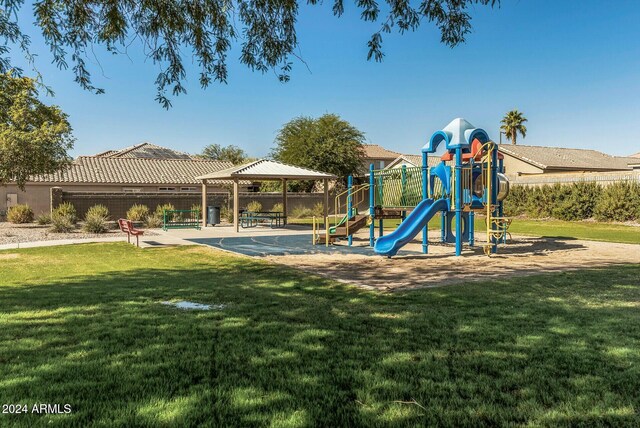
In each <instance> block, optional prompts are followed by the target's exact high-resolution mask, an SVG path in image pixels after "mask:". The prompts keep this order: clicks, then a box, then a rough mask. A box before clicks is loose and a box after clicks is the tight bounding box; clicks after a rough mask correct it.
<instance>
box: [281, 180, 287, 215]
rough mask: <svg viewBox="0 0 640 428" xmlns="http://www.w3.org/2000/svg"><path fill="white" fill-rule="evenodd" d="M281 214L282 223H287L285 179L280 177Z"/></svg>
mask: <svg viewBox="0 0 640 428" xmlns="http://www.w3.org/2000/svg"><path fill="white" fill-rule="evenodd" d="M282 215H283V216H284V224H285V225H286V224H287V179H286V178H283V179H282Z"/></svg>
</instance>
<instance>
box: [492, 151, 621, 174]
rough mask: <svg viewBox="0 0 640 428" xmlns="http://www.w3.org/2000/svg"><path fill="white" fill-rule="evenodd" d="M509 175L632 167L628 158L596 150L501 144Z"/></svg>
mask: <svg viewBox="0 0 640 428" xmlns="http://www.w3.org/2000/svg"><path fill="white" fill-rule="evenodd" d="M499 150H500V153H502V154H503V155H504V168H505V173H506V174H507V175H508V176H512V177H517V176H521V175H536V174H566V173H574V174H575V173H585V172H610V171H631V170H632V168H631V166H629V161H628V158H623V157H616V156H610V155H607V154H605V153H602V152H599V151H597V150H591V149H570V148H564V147H544V146H525V145H520V144H518V145H514V144H501V145H499Z"/></svg>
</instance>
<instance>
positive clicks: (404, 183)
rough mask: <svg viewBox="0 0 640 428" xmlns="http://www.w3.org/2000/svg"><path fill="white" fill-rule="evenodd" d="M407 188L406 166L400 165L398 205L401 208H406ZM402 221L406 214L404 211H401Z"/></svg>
mask: <svg viewBox="0 0 640 428" xmlns="http://www.w3.org/2000/svg"><path fill="white" fill-rule="evenodd" d="M406 188H407V166H406V165H402V168H401V169H400V189H401V194H400V205H402V206H403V207H406V206H407V195H406V194H405V191H406ZM401 216H402V220H401V221H404V219H405V218H406V217H407V212H406V211H405V210H402V214H401Z"/></svg>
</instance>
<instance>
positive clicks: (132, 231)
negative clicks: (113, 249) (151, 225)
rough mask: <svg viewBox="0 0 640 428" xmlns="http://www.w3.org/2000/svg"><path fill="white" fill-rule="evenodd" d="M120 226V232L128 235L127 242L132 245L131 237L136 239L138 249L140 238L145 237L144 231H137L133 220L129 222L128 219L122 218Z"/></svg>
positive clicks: (119, 221)
mask: <svg viewBox="0 0 640 428" xmlns="http://www.w3.org/2000/svg"><path fill="white" fill-rule="evenodd" d="M118 226H120V230H121V231H122V232H124V233H126V234H127V242H128V243H129V244H131V236H135V237H136V247H139V246H140V241H139V239H140V236H142V235H144V231H143V230H140V229H136V228H135V227H133V222H132V221H131V220H127V219H126V218H121V219H119V220H118Z"/></svg>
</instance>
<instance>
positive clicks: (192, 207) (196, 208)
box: [191, 204, 202, 213]
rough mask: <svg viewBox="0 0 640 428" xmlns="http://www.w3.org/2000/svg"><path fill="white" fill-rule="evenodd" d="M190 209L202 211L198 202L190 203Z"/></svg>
mask: <svg viewBox="0 0 640 428" xmlns="http://www.w3.org/2000/svg"><path fill="white" fill-rule="evenodd" d="M191 211H198V212H199V213H202V205H200V204H193V205H191Z"/></svg>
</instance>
